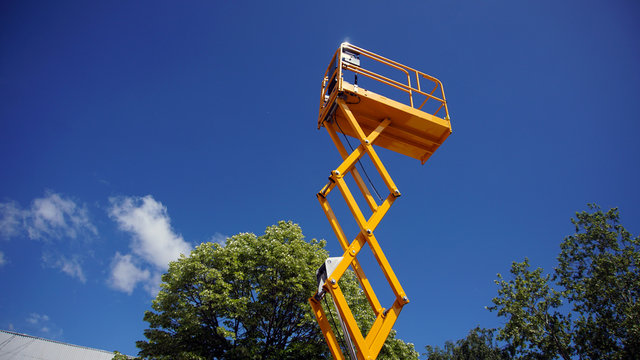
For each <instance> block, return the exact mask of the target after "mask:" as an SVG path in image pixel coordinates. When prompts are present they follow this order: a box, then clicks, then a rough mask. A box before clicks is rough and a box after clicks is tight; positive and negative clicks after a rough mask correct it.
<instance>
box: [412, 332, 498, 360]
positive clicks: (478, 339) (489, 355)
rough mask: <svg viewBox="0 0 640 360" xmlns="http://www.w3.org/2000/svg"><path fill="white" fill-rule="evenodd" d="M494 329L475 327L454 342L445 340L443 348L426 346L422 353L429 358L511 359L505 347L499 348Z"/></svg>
mask: <svg viewBox="0 0 640 360" xmlns="http://www.w3.org/2000/svg"><path fill="white" fill-rule="evenodd" d="M494 332H495V330H493V329H482V328H480V327H476V328H475V329H473V330H471V331H470V332H469V334H468V335H467V337H466V338H464V339H460V340H458V341H456V342H455V343H454V342H452V341H447V342H446V343H445V344H444V348H440V347H439V346H436V347H433V346H431V345H427V346H426V350H427V352H426V353H424V354H423V355H426V356H427V359H429V360H506V359H511V357H510V355H509V352H508V351H507V350H506V349H501V348H500V347H499V346H498V344H497V343H496V340H495V335H494Z"/></svg>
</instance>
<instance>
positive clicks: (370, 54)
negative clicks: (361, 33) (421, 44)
mask: <svg viewBox="0 0 640 360" xmlns="http://www.w3.org/2000/svg"><path fill="white" fill-rule="evenodd" d="M343 49H349V50H353V51H355V52H356V53H358V54H362V55H365V56H366V57H368V58H371V59H373V60H376V61H379V62H387V63H390V64H394V65H396V66H399V67H402V68H403V69H406V70H408V71H411V72H415V73H418V74H420V75H422V76H423V77H425V78H427V79H429V80H431V81H434V82H436V83H438V84H440V86H442V82H441V81H440V80H438V79H437V78H435V77H433V76H431V75H429V74H425V73H423V72H422V71H420V70H417V69H414V68H412V67H410V66H407V65H404V64H401V63H399V62H397V61H393V60H391V59H387V58H386V57H384V56H381V55H378V54H376V53H374V52H371V51H369V50H366V49H363V48H361V47H357V46H355V45H352V44H350V43H347V42H343V43H342V44H340V49H338V51H339V52H342V51H343ZM336 54H337V53H336ZM332 62H333V61H332Z"/></svg>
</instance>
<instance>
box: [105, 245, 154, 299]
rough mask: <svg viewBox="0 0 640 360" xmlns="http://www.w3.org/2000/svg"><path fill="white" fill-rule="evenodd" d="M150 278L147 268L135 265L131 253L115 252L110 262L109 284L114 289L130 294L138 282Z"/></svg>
mask: <svg viewBox="0 0 640 360" xmlns="http://www.w3.org/2000/svg"><path fill="white" fill-rule="evenodd" d="M150 278H151V273H150V272H149V270H142V269H140V268H139V267H137V266H136V265H135V264H134V263H133V261H132V259H131V255H130V254H129V255H121V254H120V253H119V252H116V255H115V256H114V258H113V261H112V263H111V278H110V279H109V284H110V285H111V287H113V288H114V289H116V290H120V291H123V292H126V293H128V294H131V293H132V292H133V289H134V288H135V287H136V285H137V284H138V283H139V282H145V281H148V280H149V279H150Z"/></svg>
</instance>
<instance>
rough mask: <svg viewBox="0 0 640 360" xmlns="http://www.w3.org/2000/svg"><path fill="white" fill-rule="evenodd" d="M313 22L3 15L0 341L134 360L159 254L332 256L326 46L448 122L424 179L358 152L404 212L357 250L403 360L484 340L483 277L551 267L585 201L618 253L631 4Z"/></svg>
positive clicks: (632, 183)
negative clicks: (413, 73)
mask: <svg viewBox="0 0 640 360" xmlns="http://www.w3.org/2000/svg"><path fill="white" fill-rule="evenodd" d="M335 4H336V5H335V6H336V7H332V6H334V5H333V3H332V4H330V3H326V2H324V3H321V2H316V3H308V2H302V1H295V2H277V3H272V2H227V1H208V2H207V1H193V2H187V3H185V2H166V1H135V2H133V1H131V2H129V1H114V2H84V1H77V2H74V1H59V2H34V1H6V2H3V3H2V4H1V5H0V34H1V35H0V168H1V169H2V170H1V171H0V284H1V285H2V291H0V328H2V329H6V330H13V331H18V332H24V333H28V334H32V335H37V336H43V337H46V338H53V339H57V340H61V341H65V342H69V343H74V344H79V345H85V346H90V347H95V348H100V349H106V350H116V349H117V350H119V351H121V352H124V353H128V354H135V353H137V350H136V348H135V344H134V343H135V341H136V340H141V339H143V335H142V332H143V330H144V328H145V323H144V322H143V321H142V316H143V312H144V311H145V310H147V309H148V308H149V304H150V300H151V298H152V295H151V294H153V292H154V291H156V290H155V289H157V281H158V280H157V279H158V276H159V275H160V274H161V273H162V272H163V271H164V269H165V268H166V262H167V261H169V260H171V259H174V258H175V256H176V254H177V253H179V252H184V251H188V250H189V249H191V248H193V247H194V246H197V244H199V243H201V242H203V241H210V240H213V241H220V239H223V238H224V237H225V236H229V235H233V234H236V233H239V232H247V231H248V232H255V233H261V232H262V231H263V230H264V228H265V227H267V226H269V225H272V224H274V223H275V222H277V221H278V220H281V219H287V220H292V221H294V222H296V223H299V224H300V225H301V226H302V228H303V231H304V233H305V234H306V236H307V237H308V238H324V239H327V240H328V249H329V250H330V252H331V254H332V255H338V254H339V251H338V250H339V246H338V242H337V241H336V239H335V238H334V236H333V234H332V232H331V229H330V227H329V224H328V223H327V221H326V218H325V217H324V214H323V213H322V210H321V209H320V206H319V204H318V202H317V200H316V199H315V194H316V192H317V191H318V190H319V189H320V188H321V187H322V186H323V185H324V183H325V182H326V179H327V176H328V174H329V171H330V170H331V169H333V168H334V167H335V166H337V164H338V163H339V159H340V158H339V155H338V153H337V151H336V150H335V148H334V147H333V145H332V143H331V140H330V138H329V136H328V135H327V134H326V132H325V131H324V130H322V131H318V130H316V121H317V119H316V116H317V106H318V96H319V92H320V82H321V77H322V75H323V73H324V70H325V68H326V66H327V64H328V62H329V60H330V58H331V56H332V54H333V52H334V51H335V49H336V48H337V47H338V45H339V44H340V43H341V42H343V41H350V42H351V43H353V44H355V45H357V46H360V47H363V48H365V49H368V50H371V51H374V52H376V53H378V54H381V55H383V56H386V57H388V58H391V59H394V60H396V61H399V62H401V63H404V64H406V65H409V66H411V67H414V68H416V69H419V70H421V71H424V72H426V73H428V74H431V75H433V76H436V77H438V78H439V79H440V80H442V82H443V83H444V86H445V91H446V94H447V99H448V101H449V109H450V112H451V117H452V126H453V130H454V131H453V134H452V135H451V136H450V137H449V139H448V140H447V141H446V142H445V144H444V145H443V146H442V147H441V148H440V149H439V150H438V151H437V152H436V154H435V155H434V156H432V157H431V159H430V160H429V161H428V162H427V164H426V165H424V166H422V165H420V163H419V162H418V161H416V160H413V159H410V158H407V157H403V156H400V155H397V154H393V153H389V152H388V151H381V152H380V155H381V157H382V160H383V161H384V162H385V165H386V166H387V168H388V170H389V172H390V173H391V175H392V176H393V179H394V181H395V182H396V184H397V185H398V187H399V188H400V190H401V191H402V194H403V196H402V197H401V198H400V199H399V200H398V201H397V202H396V203H395V204H394V206H393V207H392V209H391V211H390V212H389V214H388V215H387V217H386V218H385V219H384V221H383V222H382V223H381V225H380V227H379V228H378V230H377V231H376V235H377V238H378V240H379V241H380V244H381V246H382V248H383V250H384V251H385V253H386V255H387V257H388V259H389V261H390V263H391V265H392V266H393V268H394V270H395V272H396V275H397V276H398V278H399V280H400V282H401V283H402V285H403V287H404V290H405V291H406V293H407V294H408V295H409V297H410V299H411V303H410V304H409V305H408V306H406V307H405V308H404V310H403V312H402V314H401V315H400V318H399V320H398V322H397V323H396V326H395V328H396V329H397V330H398V332H399V337H400V338H402V339H404V340H406V341H410V342H413V343H415V344H416V348H417V349H418V351H423V349H424V346H425V345H427V344H431V345H442V344H443V343H444V341H445V340H447V339H458V338H461V337H463V336H465V335H466V333H467V332H468V330H470V329H471V328H473V327H475V326H476V325H481V326H485V327H492V326H497V325H498V324H499V323H500V322H499V321H500V320H499V319H497V318H496V317H495V315H494V314H492V313H489V312H488V311H486V310H485V309H484V307H485V306H486V305H489V304H490V301H491V298H492V297H493V296H495V294H496V290H497V289H496V286H495V285H494V284H493V280H494V279H495V278H496V273H498V272H500V273H507V272H508V269H509V266H510V264H511V262H512V261H516V260H517V261H521V260H522V259H523V258H524V257H525V256H527V257H529V259H530V260H531V263H532V264H533V265H534V266H541V267H544V268H545V269H551V268H552V267H553V266H554V264H555V257H556V255H557V253H558V249H559V247H558V245H559V243H560V241H561V240H562V238H563V237H564V236H567V235H569V234H571V233H572V232H573V228H572V225H571V223H570V221H569V220H570V218H571V217H572V216H573V214H574V213H575V212H576V211H582V210H584V209H586V204H587V203H590V202H595V203H598V204H600V205H601V206H602V207H603V208H609V207H612V206H618V207H619V208H620V210H621V213H622V221H623V224H625V225H626V227H627V228H628V229H629V230H630V231H632V233H634V234H638V233H639V232H640V225H639V224H638V219H640V201H639V200H640V193H639V190H638V186H637V183H638V176H639V175H640V170H639V168H640V166H639V165H640V161H639V158H640V144H639V142H638V141H637V137H638V136H637V134H638V133H639V132H640V122H639V120H640V117H639V114H640V101H638V96H639V95H640V42H638V41H637V36H638V34H640V22H639V21H638V18H639V15H640V5H638V3H637V2H635V1H609V2H601V1H566V2H557V1H535V2H533V1H530V2H513V1H447V2H444V1H440V2H436V1H421V2H404V1H397V2H393V3H392V4H389V3H388V2H376V1H370V2H358V1H352V2H340V3H335ZM370 172H373V170H372V171H370ZM340 201H341V200H340V199H339V197H335V198H334V199H333V200H332V204H336V209H337V210H336V211H337V212H338V213H339V214H343V215H345V216H348V215H346V213H344V211H343V212H342V213H340V211H341V209H340V207H339V205H338V204H339V202H340ZM342 210H344V209H342ZM363 257H364V259H363V260H364V261H365V262H366V264H369V265H372V264H371V262H370V261H368V260H370V259H367V257H366V254H363ZM366 264H365V265H366ZM367 273H368V275H369V274H370V276H371V277H372V278H373V279H374V280H375V279H376V277H378V278H379V277H380V276H379V274H376V273H375V271H373V270H371V271H367ZM376 284H381V285H379V287H377V286H376ZM374 286H375V287H376V291H377V292H379V293H380V294H381V296H380V297H381V299H382V300H383V301H384V300H385V299H390V289H389V288H386V289H385V286H384V283H383V282H381V281H379V282H378V283H376V282H374ZM378 289H379V290H378ZM385 291H386V294H387V295H384V294H385ZM385 296H386V297H385Z"/></svg>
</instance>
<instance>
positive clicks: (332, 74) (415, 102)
mask: <svg viewBox="0 0 640 360" xmlns="http://www.w3.org/2000/svg"><path fill="white" fill-rule="evenodd" d="M351 74H353V76H354V81H353V83H350V82H348V81H347V80H346V78H347V77H348V76H350V75H351ZM358 75H360V77H361V79H362V80H364V81H363V83H364V82H366V83H367V84H366V88H364V87H362V86H359V85H358ZM427 87H428V88H427ZM373 89H375V90H376V91H377V92H373V91H372V90H373ZM424 89H428V90H424ZM378 92H380V93H385V94H386V93H387V92H389V93H395V94H396V95H397V94H401V95H402V94H405V96H403V97H402V98H398V99H391V98H390V97H386V96H383V95H381V94H379V93H378ZM396 97H397V96H396ZM321 127H324V128H325V129H327V131H328V132H329V136H330V137H331V139H332V140H333V142H334V144H335V146H336V148H337V149H338V152H339V153H340V155H341V156H342V158H343V162H342V163H341V164H340V165H339V166H338V167H337V168H336V169H335V170H333V171H331V176H330V177H329V183H328V184H327V185H325V186H324V187H323V188H322V190H320V192H319V193H318V194H317V196H318V200H319V201H320V205H321V206H322V209H323V211H324V213H325V215H326V216H327V219H328V220H329V223H330V224H331V227H332V229H333V231H334V233H335V234H336V237H337V238H338V241H339V242H340V245H341V247H342V249H343V251H344V254H343V255H342V256H341V257H334V258H329V259H327V260H326V262H325V264H324V265H323V266H322V267H321V268H320V269H319V270H318V273H317V276H318V291H317V292H316V293H315V294H314V296H312V297H311V298H309V302H310V304H311V307H312V308H313V311H314V314H315V316H316V319H317V321H318V324H319V325H320V328H321V330H322V333H323V335H324V337H325V340H326V341H327V344H328V346H329V350H330V351H331V354H332V355H333V357H334V359H345V355H344V354H343V352H342V350H341V348H340V345H339V343H338V341H337V339H336V336H335V334H334V332H333V330H332V329H331V326H330V325H329V321H328V319H327V316H326V312H325V310H324V309H323V307H322V304H321V302H320V301H321V299H322V298H323V297H324V295H325V294H326V293H327V292H328V293H329V294H331V298H332V300H333V303H334V305H335V308H336V309H337V311H338V317H339V319H340V322H341V325H342V328H343V333H344V337H345V340H346V344H345V346H344V347H345V350H347V352H348V355H347V356H348V357H351V358H353V359H359V360H362V359H375V358H376V357H377V356H378V353H379V352H380V350H381V349H382V346H383V345H384V342H385V340H386V339H387V336H388V335H389V332H390V331H391V329H392V327H393V324H394V323H395V321H396V319H397V318H398V315H399V314H400V311H401V310H402V308H403V307H404V305H406V304H407V303H409V298H408V297H407V295H406V294H405V292H404V290H403V289H402V286H401V285H400V282H399V281H398V279H397V278H396V275H395V274H394V272H393V269H392V268H391V265H389V262H388V261H387V258H386V257H385V254H384V252H383V251H382V248H381V247H380V244H379V243H378V240H377V239H376V237H375V235H374V231H375V229H376V227H377V226H378V224H379V223H380V221H381V220H382V218H383V217H384V216H385V214H386V213H387V211H388V210H389V208H390V207H391V205H392V204H393V202H394V201H395V199H396V198H398V197H399V196H400V191H399V190H398V188H397V187H396V185H395V183H394V182H393V180H392V179H391V176H390V175H389V173H388V172H387V170H386V169H385V167H384V165H383V164H382V161H381V160H380V158H379V157H378V154H377V153H376V151H375V149H374V147H373V145H377V146H380V147H382V148H386V149H389V150H392V151H395V152H398V153H400V154H404V155H407V156H409V157H412V158H415V159H418V160H420V161H421V162H422V164H424V163H425V162H426V161H427V159H429V157H430V156H431V155H432V154H433V153H434V152H435V151H436V149H437V148H438V147H439V146H440V145H441V144H442V143H443V142H444V141H445V139H446V138H447V137H448V136H449V134H450V133H451V123H450V120H449V110H448V108H447V102H446V99H445V96H444V89H443V87H442V83H441V82H440V81H439V80H438V79H436V78H434V77H431V76H429V75H427V74H424V73H422V72H420V71H418V70H415V69H412V68H410V67H407V66H404V65H402V64H399V63H397V62H395V61H392V60H389V59H386V58H384V57H382V56H379V55H377V54H374V53H372V52H370V51H367V50H365V49H362V48H359V47H356V46H354V45H351V44H348V43H343V44H341V45H340V47H339V48H338V50H337V51H336V53H335V54H334V56H333V58H332V59H331V62H330V64H329V67H328V68H327V71H326V72H325V76H324V79H323V81H322V91H321V94H320V111H319V116H318V129H319V128H321ZM338 133H342V134H344V135H347V136H350V137H353V138H355V139H356V140H357V141H358V142H359V145H358V146H357V147H356V148H355V149H353V151H352V152H350V153H349V152H348V151H347V149H346V148H345V147H344V145H343V143H342V142H341V140H340V138H339V136H338ZM365 155H367V156H368V157H369V158H370V160H371V162H372V163H373V165H374V167H375V168H376V170H377V171H378V173H379V174H380V176H381V177H382V180H383V181H384V184H385V185H386V187H387V189H388V190H389V195H388V196H387V197H386V199H384V201H382V203H381V204H378V203H377V201H376V199H375V198H374V197H373V196H372V194H371V192H370V191H369V188H368V186H367V184H366V183H365V181H364V180H363V178H362V176H361V175H360V173H359V172H358V170H357V169H356V167H355V165H356V164H357V163H358V162H359V161H360V159H361V158H362V157H363V156H365ZM348 174H351V175H352V176H353V179H354V180H355V183H356V184H357V187H358V189H359V191H360V192H361V193H362V195H363V197H364V199H365V201H366V203H367V205H368V207H369V208H370V210H371V215H370V216H369V217H368V218H367V217H365V215H364V213H363V212H362V211H361V209H360V207H359V205H358V203H357V202H356V199H355V198H354V196H353V194H352V193H351V190H350V189H349V187H348V186H347V183H346V181H345V176H347V175H348ZM336 187H337V188H338V190H339V191H340V193H341V194H342V197H343V198H344V200H345V201H346V203H347V206H348V208H349V210H350V211H351V214H352V215H353V217H354V218H355V220H356V223H357V225H358V228H359V231H358V234H357V236H356V237H355V239H354V240H353V241H351V242H349V240H348V238H347V236H346V235H345V233H344V231H343V229H342V227H341V226H340V224H339V222H338V219H337V218H336V215H335V214H334V212H333V210H332V209H331V207H330V206H329V201H328V196H329V193H330V192H331V191H332V190H333V189H334V188H336ZM365 245H369V247H370V249H371V251H372V253H373V255H374V257H375V259H376V261H377V262H378V264H379V266H380V268H381V269H382V272H383V274H384V276H385V277H386V279H387V281H388V282H389V285H390V286H391V289H392V291H393V293H394V295H395V301H394V302H393V304H392V305H391V307H389V308H384V307H383V306H382V305H381V304H380V301H379V300H378V298H377V297H376V294H375V293H374V291H373V288H372V286H371V284H370V282H369V280H368V279H367V277H366V275H365V273H364V270H363V269H362V267H361V266H360V263H359V262H358V258H357V256H358V253H359V252H360V251H361V250H362V249H363V247H364V246H365ZM349 266H351V267H352V268H353V270H354V272H355V274H356V276H357V278H358V280H359V282H360V285H361V287H362V289H363V291H364V294H365V295H366V297H367V300H368V302H369V304H370V305H371V308H372V310H373V312H374V314H375V316H376V319H375V321H374V322H373V325H372V326H371V328H370V329H369V331H368V333H367V334H362V332H361V330H360V329H359V327H358V324H357V323H356V320H355V318H354V316H353V314H352V312H351V309H350V308H349V305H348V304H347V301H346V300H345V297H344V295H343V293H342V291H341V290H340V286H339V284H338V281H339V280H340V278H341V277H342V275H343V274H344V273H345V271H346V270H347V269H348V268H349ZM327 311H329V310H328V309H327Z"/></svg>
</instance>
